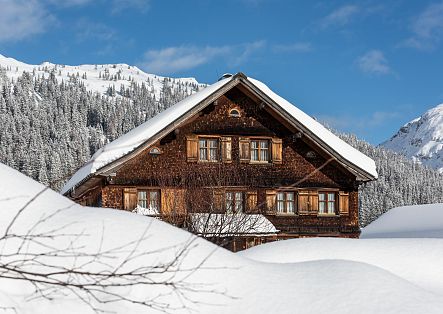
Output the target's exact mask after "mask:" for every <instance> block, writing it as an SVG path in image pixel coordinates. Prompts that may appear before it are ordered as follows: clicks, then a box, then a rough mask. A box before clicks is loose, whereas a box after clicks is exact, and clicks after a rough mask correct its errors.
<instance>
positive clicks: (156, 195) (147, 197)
mask: <svg viewBox="0 0 443 314" xmlns="http://www.w3.org/2000/svg"><path fill="white" fill-rule="evenodd" d="M137 196H138V199H137V203H138V206H140V207H143V208H150V209H153V210H157V211H158V210H159V204H160V202H159V199H160V192H159V191H158V190H139V191H138V194H137Z"/></svg>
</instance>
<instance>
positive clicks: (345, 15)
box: [320, 5, 360, 28]
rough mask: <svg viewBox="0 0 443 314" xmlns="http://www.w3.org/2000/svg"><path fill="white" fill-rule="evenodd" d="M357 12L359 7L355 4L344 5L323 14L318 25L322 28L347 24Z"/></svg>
mask: <svg viewBox="0 0 443 314" xmlns="http://www.w3.org/2000/svg"><path fill="white" fill-rule="evenodd" d="M359 12H360V8H359V7H358V6H356V5H344V6H342V7H340V8H338V9H335V10H334V11H332V12H331V13H330V14H328V15H327V16H325V17H324V18H323V19H322V20H321V21H320V26H321V27H323V28H327V27H329V26H335V25H338V26H344V25H346V24H348V23H349V22H350V21H351V20H352V19H353V18H354V17H355V15H356V14H357V13H359Z"/></svg>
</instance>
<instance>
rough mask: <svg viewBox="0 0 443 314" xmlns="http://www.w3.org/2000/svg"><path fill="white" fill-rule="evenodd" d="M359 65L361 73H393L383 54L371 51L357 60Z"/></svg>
mask: <svg viewBox="0 0 443 314" xmlns="http://www.w3.org/2000/svg"><path fill="white" fill-rule="evenodd" d="M356 62H357V65H358V67H359V68H360V70H361V71H363V72H365V73H368V74H379V75H384V74H390V73H392V70H391V68H390V67H389V64H388V61H387V60H386V58H385V56H384V54H383V52H381V51H380V50H371V51H368V52H367V53H365V54H364V55H363V56H361V57H359V58H358V59H357V61H356Z"/></svg>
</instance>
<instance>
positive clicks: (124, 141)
mask: <svg viewBox="0 0 443 314" xmlns="http://www.w3.org/2000/svg"><path fill="white" fill-rule="evenodd" d="M239 83H241V84H243V85H244V86H245V87H247V88H248V89H249V90H251V91H252V92H253V93H255V94H256V95H258V96H259V97H261V98H263V99H264V100H265V103H266V104H267V105H269V106H271V107H272V108H273V109H274V110H276V111H278V112H279V113H280V114H281V115H282V116H283V117H284V118H285V119H286V120H287V121H288V122H289V123H291V124H293V125H294V126H295V127H296V128H297V129H298V130H300V131H302V132H303V134H304V135H305V136H307V137H309V138H310V139H311V140H312V141H314V142H315V143H318V144H319V145H320V146H321V147H322V148H323V149H324V150H326V151H327V152H328V153H329V154H330V155H331V156H333V157H335V159H336V160H337V161H338V162H339V163H340V164H342V165H343V166H345V167H346V168H347V169H349V170H350V171H352V172H353V173H355V174H356V176H357V179H358V180H360V181H369V180H373V179H376V178H377V170H376V167H375V162H374V161H373V160H372V159H371V158H369V157H368V156H366V155H364V154H363V153H361V152H360V151H358V150H356V149H355V148H353V147H352V146H350V145H349V144H347V143H345V142H344V141H342V140H341V139H340V138H338V137H337V136H335V135H334V134H333V133H331V132H330V131H329V130H327V129H326V128H325V127H324V126H323V125H321V124H320V123H319V122H317V121H316V120H314V119H313V118H311V117H310V116H309V115H307V114H306V113H304V112H303V111H301V110H300V109H298V108H297V107H295V106H294V105H292V104H291V103H290V102H288V101H287V100H285V99H284V98H282V97H280V96H279V95H277V94H275V93H274V92H273V91H271V90H270V89H269V88H268V87H267V86H266V85H265V84H263V83H262V82H260V81H258V80H255V79H253V78H248V77H246V76H245V75H244V74H242V73H238V74H236V75H234V76H231V77H227V78H224V79H222V80H220V81H218V82H216V83H214V84H212V85H210V86H208V87H206V88H204V89H203V90H201V91H199V92H197V93H195V94H193V95H191V96H189V97H187V98H185V99H183V100H182V101H180V102H178V103H177V104H175V105H173V106H171V107H170V108H168V109H166V110H164V111H162V112H161V113H159V114H158V115H156V116H155V117H153V118H151V119H150V120H148V121H146V122H145V123H143V124H141V125H140V126H138V127H136V128H135V129H133V130H131V131H129V132H128V133H126V134H124V135H123V136H121V137H119V138H117V139H116V140H114V141H113V142H111V143H109V144H107V145H105V146H104V147H102V148H101V149H99V150H98V151H97V152H96V153H95V154H94V155H93V156H92V157H91V160H90V161H88V162H87V163H86V164H85V165H84V166H83V167H82V168H80V169H79V170H78V171H77V172H76V173H75V174H74V175H73V176H72V178H71V179H70V180H69V181H68V182H67V183H66V184H65V186H64V187H63V188H62V190H61V193H63V194H65V193H66V192H68V191H70V190H71V189H73V188H75V187H77V186H78V185H80V184H81V183H82V182H84V181H86V180H87V179H88V178H90V177H92V176H94V175H100V174H104V173H106V172H107V171H109V170H111V169H112V168H115V167H116V166H118V165H120V164H121V163H122V162H123V161H124V160H126V159H125V158H126V157H131V156H132V155H133V156H135V155H137V154H138V153H139V152H140V151H142V150H143V149H145V148H146V147H148V146H150V145H152V144H153V143H154V142H155V141H156V140H158V139H159V138H160V137H162V136H164V135H166V134H168V133H169V132H171V131H172V130H174V129H175V128H177V127H178V126H179V125H181V124H182V123H184V122H185V121H186V120H187V119H188V118H189V117H191V116H192V115H194V114H195V113H197V112H198V111H200V110H201V109H203V108H204V107H205V106H206V105H208V104H209V103H211V102H213V101H214V100H216V99H217V98H218V97H219V96H220V95H222V94H224V93H225V92H226V91H228V90H229V89H231V88H232V87H234V86H236V85H237V84H239Z"/></svg>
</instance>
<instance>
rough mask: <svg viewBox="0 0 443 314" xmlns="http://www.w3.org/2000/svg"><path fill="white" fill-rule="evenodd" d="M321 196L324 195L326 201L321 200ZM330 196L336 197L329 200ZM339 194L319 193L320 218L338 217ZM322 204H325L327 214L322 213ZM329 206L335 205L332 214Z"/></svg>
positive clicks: (333, 192) (334, 192)
mask: <svg viewBox="0 0 443 314" xmlns="http://www.w3.org/2000/svg"><path fill="white" fill-rule="evenodd" d="M320 195H324V199H323V200H322V199H321V196H320ZM329 195H334V199H333V200H329ZM337 195H338V193H337V192H336V191H318V216H337V206H338V199H337ZM321 204H324V210H325V212H320V209H321V207H322V205H321ZM329 204H333V205H332V206H333V209H332V212H329Z"/></svg>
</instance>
